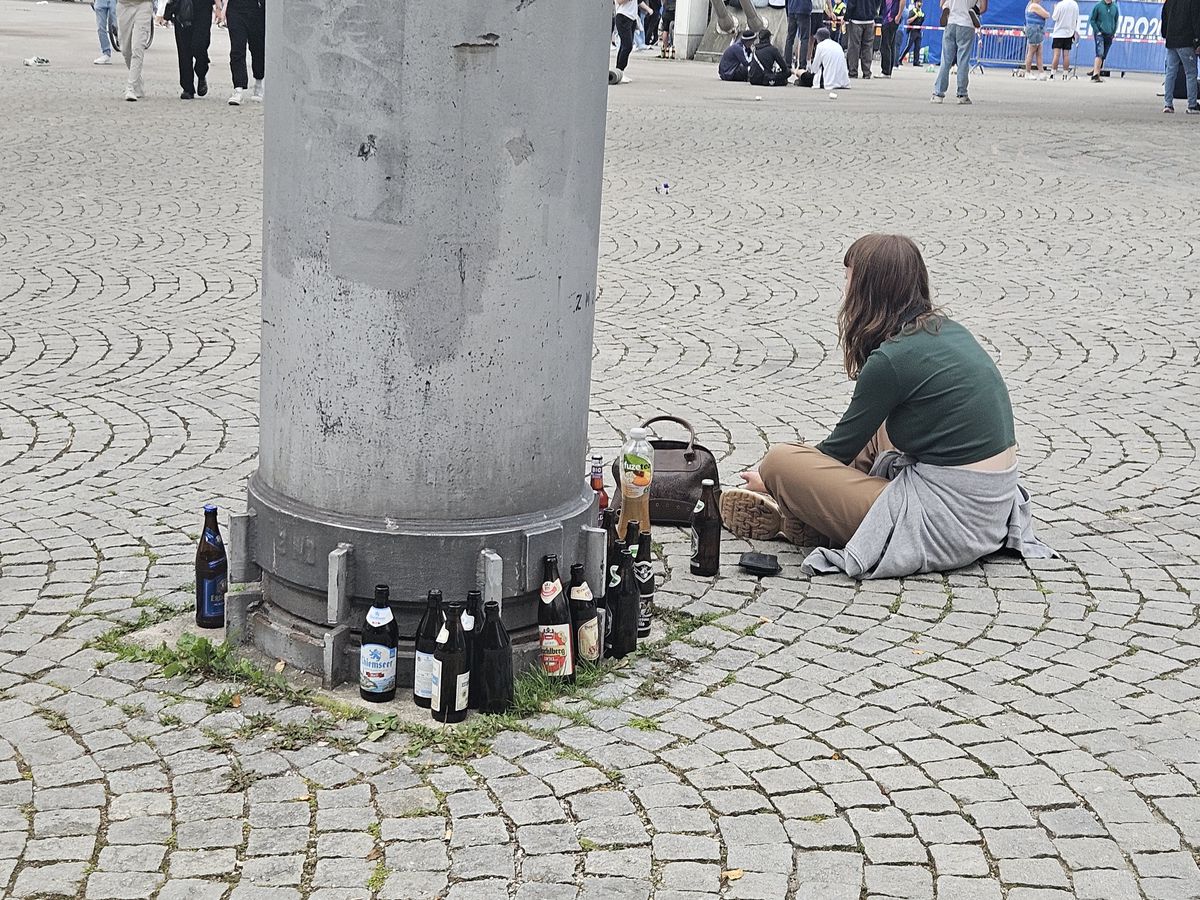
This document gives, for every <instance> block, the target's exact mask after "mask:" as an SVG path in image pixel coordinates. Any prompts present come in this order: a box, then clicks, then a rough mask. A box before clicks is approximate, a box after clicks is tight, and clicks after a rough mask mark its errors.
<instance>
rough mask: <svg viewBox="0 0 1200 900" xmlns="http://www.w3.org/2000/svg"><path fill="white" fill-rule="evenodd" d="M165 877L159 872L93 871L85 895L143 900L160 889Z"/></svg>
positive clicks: (101, 899) (106, 899)
mask: <svg viewBox="0 0 1200 900" xmlns="http://www.w3.org/2000/svg"><path fill="white" fill-rule="evenodd" d="M163 878H164V876H163V875H161V874H160V873H158V872H122V873H117V872H93V873H92V874H91V875H89V876H88V880H87V886H86V888H85V890H84V896H85V897H87V898H88V900H92V898H95V900H141V898H143V897H149V896H151V895H152V894H153V893H154V892H155V891H156V890H158V887H159V885H161V884H162V883H163Z"/></svg>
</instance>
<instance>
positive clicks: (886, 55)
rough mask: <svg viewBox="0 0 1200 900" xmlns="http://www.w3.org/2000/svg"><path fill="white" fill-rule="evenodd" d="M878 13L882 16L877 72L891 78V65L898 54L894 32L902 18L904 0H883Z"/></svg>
mask: <svg viewBox="0 0 1200 900" xmlns="http://www.w3.org/2000/svg"><path fill="white" fill-rule="evenodd" d="M879 14H880V15H881V16H882V17H883V22H882V23H881V24H880V26H879V74H880V75H882V76H883V77H884V78H891V77H892V67H893V66H894V65H895V64H896V57H897V56H898V55H899V54H898V53H897V52H896V34H897V32H899V30H900V20H901V19H902V18H904V0H883V3H881V4H880V6H879Z"/></svg>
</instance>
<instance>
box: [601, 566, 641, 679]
mask: <svg viewBox="0 0 1200 900" xmlns="http://www.w3.org/2000/svg"><path fill="white" fill-rule="evenodd" d="M617 570H618V572H619V573H620V576H621V577H620V580H619V581H618V583H617V586H616V587H615V588H614V589H613V592H612V593H610V594H609V600H608V611H609V615H611V616H612V635H611V638H610V643H611V649H610V651H609V653H610V655H612V656H614V657H616V658H617V659H621V658H622V657H623V656H627V655H628V654H630V653H632V652H633V651H634V650H635V649H637V626H638V600H639V597H638V584H637V575H636V574H634V571H633V554H632V553H630V552H629V548H628V547H626V546H623V545H622V547H621V561H620V564H619V565H618V567H617Z"/></svg>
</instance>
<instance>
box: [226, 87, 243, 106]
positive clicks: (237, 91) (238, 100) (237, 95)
mask: <svg viewBox="0 0 1200 900" xmlns="http://www.w3.org/2000/svg"><path fill="white" fill-rule="evenodd" d="M229 105H230V106H241V105H242V89H241V88H234V89H233V96H232V97H230V98H229Z"/></svg>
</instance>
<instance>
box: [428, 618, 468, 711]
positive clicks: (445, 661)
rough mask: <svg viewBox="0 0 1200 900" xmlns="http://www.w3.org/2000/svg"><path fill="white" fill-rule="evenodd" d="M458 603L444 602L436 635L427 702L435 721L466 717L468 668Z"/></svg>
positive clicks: (465, 643) (465, 639)
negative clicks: (439, 629) (442, 613)
mask: <svg viewBox="0 0 1200 900" xmlns="http://www.w3.org/2000/svg"><path fill="white" fill-rule="evenodd" d="M464 609H465V606H464V604H462V603H458V602H455V603H449V604H447V606H446V624H445V625H443V626H442V631H441V633H440V634H439V635H438V641H437V649H436V650H435V651H434V653H433V676H432V678H430V705H429V708H430V710H431V711H432V713H433V717H434V719H436V720H437V721H439V722H449V723H453V722H461V721H462V720H463V719H465V718H466V717H467V704H468V702H469V700H470V695H471V669H470V663H469V662H468V660H467V636H466V634H465V633H464V632H463V626H462V614H463V610H464Z"/></svg>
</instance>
